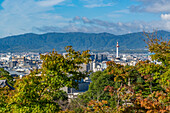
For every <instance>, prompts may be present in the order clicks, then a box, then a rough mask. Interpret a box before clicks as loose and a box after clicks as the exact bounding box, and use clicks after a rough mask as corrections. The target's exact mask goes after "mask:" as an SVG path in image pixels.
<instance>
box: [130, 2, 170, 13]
mask: <svg viewBox="0 0 170 113" xmlns="http://www.w3.org/2000/svg"><path fill="white" fill-rule="evenodd" d="M136 1H139V2H141V4H140V5H133V6H131V7H130V10H131V11H133V12H150V13H160V12H164V13H169V12H170V0H136Z"/></svg>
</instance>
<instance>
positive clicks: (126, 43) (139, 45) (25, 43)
mask: <svg viewBox="0 0 170 113" xmlns="http://www.w3.org/2000/svg"><path fill="white" fill-rule="evenodd" d="M157 33H158V35H159V36H162V37H163V38H164V39H169V37H170V32H166V31H158V32H157ZM143 39H144V35H143V33H142V32H138V33H130V34H125V35H113V34H109V33H98V34H96V33H79V32H78V33H77V32H75V33H46V34H33V33H28V34H23V35H17V36H10V37H5V38H2V39H0V52H28V51H35V52H46V51H52V49H55V50H57V51H62V50H64V47H65V46H68V45H71V46H73V48H74V49H76V50H87V49H90V50H111V49H114V48H115V46H116V42H117V41H119V45H120V49H145V46H146V44H145V42H144V41H143Z"/></svg>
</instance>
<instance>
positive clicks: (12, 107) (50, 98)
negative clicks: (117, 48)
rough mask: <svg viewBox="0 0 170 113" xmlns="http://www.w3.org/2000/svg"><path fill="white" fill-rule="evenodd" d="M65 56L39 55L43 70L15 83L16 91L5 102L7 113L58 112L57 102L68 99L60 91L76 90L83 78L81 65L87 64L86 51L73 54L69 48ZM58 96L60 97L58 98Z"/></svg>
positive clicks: (55, 54) (35, 71)
mask: <svg viewBox="0 0 170 113" xmlns="http://www.w3.org/2000/svg"><path fill="white" fill-rule="evenodd" d="M65 49H66V52H67V55H66V56H62V55H61V54H58V53H57V52H56V51H54V50H53V51H52V52H51V53H48V54H46V55H41V59H42V60H43V64H42V69H40V70H34V71H33V72H32V73H31V74H30V75H28V76H26V77H24V78H23V79H20V80H17V82H16V84H15V91H14V92H11V93H10V94H9V97H8V99H7V101H8V105H7V106H6V107H8V110H6V112H14V111H15V112H57V111H59V110H60V109H61V107H60V106H59V100H60V99H64V100H65V99H67V97H66V96H65V95H63V94H64V93H63V92H61V91H60V88H62V87H64V86H67V87H73V88H77V87H78V80H81V79H82V78H84V77H86V76H87V75H86V73H84V72H80V71H79V69H80V68H81V66H80V64H82V63H88V61H89V56H90V55H89V53H88V52H89V51H83V52H82V53H81V52H79V51H75V50H73V49H72V47H71V46H68V47H66V48H65ZM58 96H60V97H58Z"/></svg>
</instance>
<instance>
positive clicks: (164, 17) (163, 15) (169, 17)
mask: <svg viewBox="0 0 170 113" xmlns="http://www.w3.org/2000/svg"><path fill="white" fill-rule="evenodd" d="M161 18H162V19H163V20H170V14H161Z"/></svg>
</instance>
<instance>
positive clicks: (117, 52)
mask: <svg viewBox="0 0 170 113" xmlns="http://www.w3.org/2000/svg"><path fill="white" fill-rule="evenodd" d="M118 48H119V44H118V42H117V45H116V58H119V50H118Z"/></svg>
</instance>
